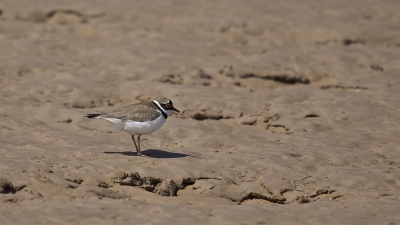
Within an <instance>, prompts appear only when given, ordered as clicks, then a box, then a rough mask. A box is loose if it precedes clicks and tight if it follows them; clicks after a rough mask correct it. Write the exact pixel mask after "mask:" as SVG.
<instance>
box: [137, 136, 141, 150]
mask: <svg viewBox="0 0 400 225" xmlns="http://www.w3.org/2000/svg"><path fill="white" fill-rule="evenodd" d="M137 142H138V148H139V151H138V155H142V154H141V153H140V134H139V135H138V137H137Z"/></svg>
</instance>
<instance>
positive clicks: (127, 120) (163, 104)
mask: <svg viewBox="0 0 400 225" xmlns="http://www.w3.org/2000/svg"><path fill="white" fill-rule="evenodd" d="M174 111H175V112H180V111H179V110H178V109H176V108H175V107H174V105H173V104H172V101H171V99H169V98H166V97H161V98H157V99H155V100H153V101H150V102H139V103H136V104H133V105H128V106H125V107H122V108H119V109H116V110H114V111H112V112H109V113H100V114H87V115H85V117H86V118H89V119H92V118H96V119H104V120H108V121H110V122H111V123H113V124H114V128H115V129H117V130H123V131H125V132H127V133H128V134H130V135H131V137H132V140H133V143H134V144H135V147H136V151H137V154H138V155H142V154H141V152H140V136H141V135H145V134H150V133H153V132H154V131H156V130H158V129H160V127H161V126H162V125H163V124H164V122H165V120H167V118H168V116H169V115H170V114H171V113H172V112H174ZM135 135H137V144H136V140H135Z"/></svg>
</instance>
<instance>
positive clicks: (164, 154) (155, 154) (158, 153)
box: [103, 149, 198, 159]
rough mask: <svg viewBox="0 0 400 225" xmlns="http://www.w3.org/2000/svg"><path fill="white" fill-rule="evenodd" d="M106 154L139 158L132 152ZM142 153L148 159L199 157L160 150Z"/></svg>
mask: <svg viewBox="0 0 400 225" xmlns="http://www.w3.org/2000/svg"><path fill="white" fill-rule="evenodd" d="M103 153H106V154H121V155H126V156H138V154H137V153H136V152H132V151H125V152H103ZM141 153H142V154H143V155H145V156H147V157H151V158H164V159H165V158H182V157H195V158H198V157H197V156H193V155H187V154H183V153H175V152H167V151H164V150H158V149H147V150H144V151H141Z"/></svg>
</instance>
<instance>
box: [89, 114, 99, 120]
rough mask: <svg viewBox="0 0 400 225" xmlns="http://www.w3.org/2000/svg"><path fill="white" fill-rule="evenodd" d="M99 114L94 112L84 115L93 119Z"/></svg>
mask: <svg viewBox="0 0 400 225" xmlns="http://www.w3.org/2000/svg"><path fill="white" fill-rule="evenodd" d="M99 115H100V113H96V114H86V115H85V117H86V118H89V119H93V118H96V117H98V116H99Z"/></svg>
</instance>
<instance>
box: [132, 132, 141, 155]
mask: <svg viewBox="0 0 400 225" xmlns="http://www.w3.org/2000/svg"><path fill="white" fill-rule="evenodd" d="M139 136H140V135H139ZM131 137H132V141H133V143H134V144H135V148H136V151H137V154H138V155H141V154H140V149H139V148H138V146H137V144H136V140H135V135H131Z"/></svg>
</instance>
